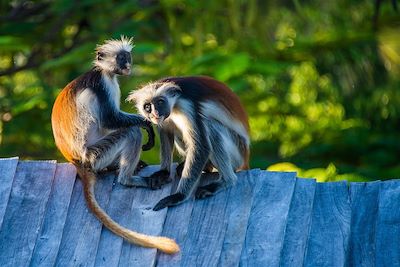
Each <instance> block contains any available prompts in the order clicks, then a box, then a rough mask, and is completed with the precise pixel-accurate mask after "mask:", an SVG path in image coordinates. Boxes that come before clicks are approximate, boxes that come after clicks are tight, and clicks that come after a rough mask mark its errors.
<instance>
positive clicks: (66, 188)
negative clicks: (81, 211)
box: [30, 163, 76, 266]
mask: <svg viewBox="0 0 400 267" xmlns="http://www.w3.org/2000/svg"><path fill="white" fill-rule="evenodd" d="M75 178H76V169H75V167H74V166H73V165H72V164H69V163H60V164H57V169H56V173H55V178H54V182H53V186H52V190H51V194H50V198H49V202H48V205H47V209H46V212H45V215H44V220H43V224H42V228H41V230H40V234H39V236H38V239H37V241H36V245H35V249H34V251H33V255H32V259H31V263H30V266H54V264H55V261H56V257H57V254H58V249H59V246H60V243H61V238H62V233H63V229H64V225H65V220H66V218H67V213H68V207H69V203H70V199H71V194H72V189H73V187H74V183H75Z"/></svg>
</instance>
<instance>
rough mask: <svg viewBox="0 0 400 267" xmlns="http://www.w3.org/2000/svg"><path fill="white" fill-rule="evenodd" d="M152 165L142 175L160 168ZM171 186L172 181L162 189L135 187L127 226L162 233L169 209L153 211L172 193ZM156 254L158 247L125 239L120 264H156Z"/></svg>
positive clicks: (144, 231) (145, 232)
mask: <svg viewBox="0 0 400 267" xmlns="http://www.w3.org/2000/svg"><path fill="white" fill-rule="evenodd" d="M150 167H151V168H146V169H145V170H144V171H146V172H145V173H141V175H143V176H148V175H150V174H151V173H153V172H154V171H157V170H158V169H159V167H158V166H150ZM171 188H172V183H170V184H168V185H164V186H163V187H162V189H160V190H151V189H148V188H134V189H133V192H132V194H133V195H134V196H133V201H132V204H131V208H130V209H129V210H128V211H127V212H128V215H129V219H128V220H129V221H128V224H127V227H128V228H129V229H133V230H135V231H137V232H140V233H144V234H148V235H157V236H159V235H161V233H162V229H163V225H164V222H165V217H166V215H167V211H168V209H167V208H166V209H162V210H160V211H153V207H154V205H155V204H157V202H158V201H159V200H160V199H161V198H164V197H166V196H168V195H170V194H171ZM156 255H157V250H156V249H149V248H143V247H139V246H136V245H132V244H130V243H128V242H126V241H124V242H123V244H122V251H121V256H120V260H119V264H118V266H140V267H141V266H155V264H156Z"/></svg>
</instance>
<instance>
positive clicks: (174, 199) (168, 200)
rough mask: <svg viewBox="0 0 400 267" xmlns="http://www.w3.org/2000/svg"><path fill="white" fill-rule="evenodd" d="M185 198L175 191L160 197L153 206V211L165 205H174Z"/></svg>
mask: <svg viewBox="0 0 400 267" xmlns="http://www.w3.org/2000/svg"><path fill="white" fill-rule="evenodd" d="M185 200H186V196H185V195H184V194H182V193H175V194H173V195H170V196H167V197H165V198H163V199H161V200H160V201H159V202H158V203H157V204H156V205H155V206H154V208H153V210H154V211H158V210H161V209H163V208H166V207H170V206H176V205H178V204H181V203H182V202H184V201H185Z"/></svg>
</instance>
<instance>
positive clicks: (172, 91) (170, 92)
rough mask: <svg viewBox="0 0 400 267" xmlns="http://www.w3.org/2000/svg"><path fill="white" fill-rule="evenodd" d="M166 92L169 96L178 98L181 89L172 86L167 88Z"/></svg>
mask: <svg viewBox="0 0 400 267" xmlns="http://www.w3.org/2000/svg"><path fill="white" fill-rule="evenodd" d="M166 91H167V93H168V95H169V96H171V97H175V96H178V95H179V94H180V93H181V92H182V89H181V88H180V87H179V86H177V85H175V84H174V85H172V86H170V87H168V89H167V90H166Z"/></svg>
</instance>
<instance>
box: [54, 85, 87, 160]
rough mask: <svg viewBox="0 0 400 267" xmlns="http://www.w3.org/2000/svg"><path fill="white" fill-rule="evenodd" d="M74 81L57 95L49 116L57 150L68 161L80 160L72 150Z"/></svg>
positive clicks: (74, 104) (75, 113) (74, 120)
mask: <svg viewBox="0 0 400 267" xmlns="http://www.w3.org/2000/svg"><path fill="white" fill-rule="evenodd" d="M74 83H75V82H74V81H72V82H71V83H69V84H68V85H67V86H66V87H65V88H64V89H63V90H62V91H61V92H60V94H59V95H58V97H57V99H56V101H55V102H54V106H53V111H52V114H51V124H52V128H53V135H54V139H55V142H56V146H57V148H58V149H59V150H60V152H61V153H62V154H63V156H64V157H65V158H66V159H67V160H68V161H69V162H74V161H76V160H80V157H79V155H76V153H75V151H74V150H73V149H72V148H73V145H72V142H74V132H75V131H76V127H75V122H76V118H77V109H76V102H75V98H76V92H75V90H73V88H74Z"/></svg>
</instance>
